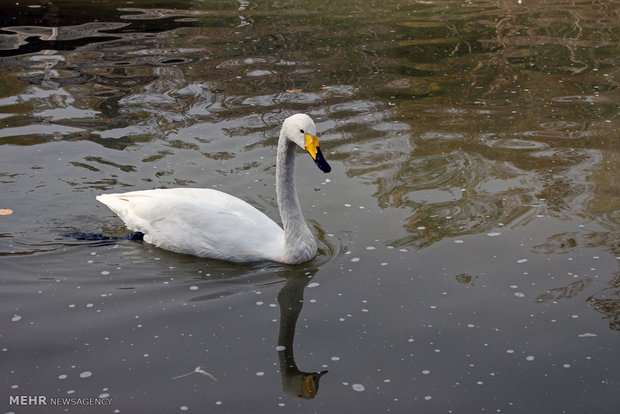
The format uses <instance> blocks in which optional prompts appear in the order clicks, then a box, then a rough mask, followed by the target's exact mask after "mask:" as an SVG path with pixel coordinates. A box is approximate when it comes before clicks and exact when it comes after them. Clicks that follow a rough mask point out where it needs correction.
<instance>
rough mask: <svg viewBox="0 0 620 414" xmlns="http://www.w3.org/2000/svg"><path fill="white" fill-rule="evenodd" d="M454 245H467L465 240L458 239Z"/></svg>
mask: <svg viewBox="0 0 620 414" xmlns="http://www.w3.org/2000/svg"><path fill="white" fill-rule="evenodd" d="M454 243H456V244H463V243H465V240H461V239H457V240H454Z"/></svg>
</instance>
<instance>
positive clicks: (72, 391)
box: [67, 390, 75, 394]
mask: <svg viewBox="0 0 620 414" xmlns="http://www.w3.org/2000/svg"><path fill="white" fill-rule="evenodd" d="M74 393H75V390H68V391H67V394H74Z"/></svg>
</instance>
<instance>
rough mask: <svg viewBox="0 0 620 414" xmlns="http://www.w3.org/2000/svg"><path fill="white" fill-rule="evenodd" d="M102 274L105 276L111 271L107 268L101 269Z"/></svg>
mask: <svg viewBox="0 0 620 414" xmlns="http://www.w3.org/2000/svg"><path fill="white" fill-rule="evenodd" d="M101 274H102V275H104V276H107V275H109V274H110V272H109V271H107V270H102V271H101Z"/></svg>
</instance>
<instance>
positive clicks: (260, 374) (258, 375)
mask: <svg viewBox="0 0 620 414" xmlns="http://www.w3.org/2000/svg"><path fill="white" fill-rule="evenodd" d="M263 375H265V373H264V372H263V371H258V372H257V373H256V376H257V377H262V376H263Z"/></svg>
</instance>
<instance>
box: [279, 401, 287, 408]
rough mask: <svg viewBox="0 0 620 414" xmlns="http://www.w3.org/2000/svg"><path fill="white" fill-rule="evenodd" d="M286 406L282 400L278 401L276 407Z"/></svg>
mask: <svg viewBox="0 0 620 414" xmlns="http://www.w3.org/2000/svg"><path fill="white" fill-rule="evenodd" d="M284 406H286V404H284V403H283V402H280V403H278V407H284Z"/></svg>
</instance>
